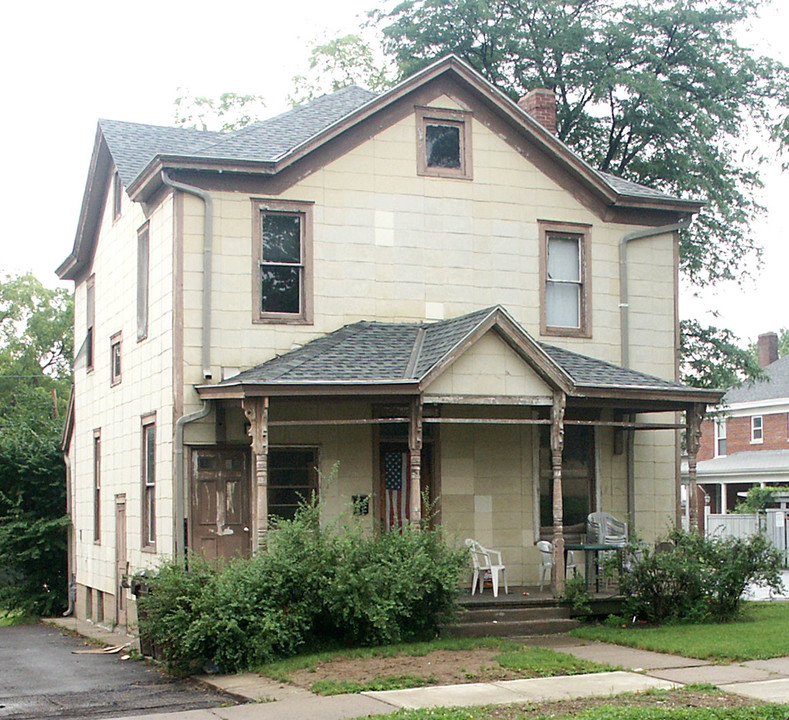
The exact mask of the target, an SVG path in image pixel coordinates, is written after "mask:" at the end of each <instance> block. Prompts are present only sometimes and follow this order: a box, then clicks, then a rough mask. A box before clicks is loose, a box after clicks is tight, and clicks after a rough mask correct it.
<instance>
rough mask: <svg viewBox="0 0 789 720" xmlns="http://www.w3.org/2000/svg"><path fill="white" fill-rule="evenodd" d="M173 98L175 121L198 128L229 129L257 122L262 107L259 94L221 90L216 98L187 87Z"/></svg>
mask: <svg viewBox="0 0 789 720" xmlns="http://www.w3.org/2000/svg"><path fill="white" fill-rule="evenodd" d="M178 92H179V93H180V94H179V95H178V97H177V98H176V99H175V101H174V103H173V104H174V105H175V117H174V119H175V124H176V125H178V126H180V127H192V128H197V129H198V130H214V131H217V132H231V131H233V130H239V129H240V128H242V127H246V126H247V125H251V124H252V123H254V122H257V119H258V117H259V116H260V113H261V112H262V110H263V108H264V107H265V103H264V102H263V96H262V95H239V94H238V93H234V92H225V93H222V94H221V95H220V96H219V97H218V98H211V97H203V96H201V97H196V96H194V95H192V93H191V92H190V91H189V90H188V89H187V88H178Z"/></svg>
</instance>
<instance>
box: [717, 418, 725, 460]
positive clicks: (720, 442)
mask: <svg viewBox="0 0 789 720" xmlns="http://www.w3.org/2000/svg"><path fill="white" fill-rule="evenodd" d="M724 455H726V418H716V419H715V457H723V456H724Z"/></svg>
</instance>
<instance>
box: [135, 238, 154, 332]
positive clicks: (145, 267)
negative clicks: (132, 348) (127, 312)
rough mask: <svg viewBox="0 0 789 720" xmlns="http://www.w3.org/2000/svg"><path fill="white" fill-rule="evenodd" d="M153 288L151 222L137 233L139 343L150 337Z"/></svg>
mask: <svg viewBox="0 0 789 720" xmlns="http://www.w3.org/2000/svg"><path fill="white" fill-rule="evenodd" d="M150 287H151V235H150V222H146V223H145V224H144V225H143V226H142V227H141V228H140V229H139V230H138V231H137V342H142V341H143V340H145V339H147V337H148V320H149V315H150V305H149V303H150Z"/></svg>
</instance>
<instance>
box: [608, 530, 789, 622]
mask: <svg viewBox="0 0 789 720" xmlns="http://www.w3.org/2000/svg"><path fill="white" fill-rule="evenodd" d="M669 539H670V541H671V543H672V545H673V547H672V549H670V550H662V551H660V552H655V551H653V550H651V549H650V548H649V547H647V546H645V545H643V544H642V543H634V544H632V545H630V546H629V547H628V548H626V550H625V553H626V557H627V556H629V557H630V558H634V559H635V558H637V561H636V562H633V563H632V566H631V567H630V568H629V569H628V571H627V572H623V573H622V575H621V578H620V590H621V592H622V594H623V595H624V596H625V597H626V601H625V608H626V614H627V615H629V616H634V617H638V618H641V619H644V620H647V621H648V622H651V623H660V622H665V621H667V620H668V621H690V622H701V621H703V620H714V621H719V622H720V621H727V620H732V619H734V618H735V617H736V616H737V614H738V613H739V610H740V602H741V600H740V599H741V597H742V593H743V591H744V590H745V588H746V587H747V586H748V585H749V584H750V583H756V584H759V585H763V586H769V587H772V588H774V589H776V590H779V589H780V588H781V579H780V575H779V572H778V571H779V568H780V558H779V554H778V552H777V551H776V550H775V549H774V548H773V547H772V546H771V545H770V543H769V542H768V541H767V539H766V538H765V537H764V536H763V535H760V534H757V535H754V536H752V537H750V538H748V539H745V540H743V539H739V538H731V537H728V538H719V537H705V536H703V535H701V534H700V533H698V532H695V531H693V532H684V531H682V530H677V529H675V530H673V531H672V532H671V533H670V535H669Z"/></svg>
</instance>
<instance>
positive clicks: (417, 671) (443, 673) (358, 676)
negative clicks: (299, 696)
mask: <svg viewBox="0 0 789 720" xmlns="http://www.w3.org/2000/svg"><path fill="white" fill-rule="evenodd" d="M500 653H501V650H490V649H487V648H479V649H477V650H436V651H435V652H431V653H429V654H427V655H422V656H417V657H412V656H409V655H398V656H396V657H372V658H356V659H348V658H338V659H335V660H328V661H326V662H320V663H317V664H316V666H315V668H314V670H313V669H310V670H297V671H296V672H294V673H293V674H292V675H291V676H290V681H291V682H292V683H293V684H294V685H298V686H300V687H304V688H307V689H309V688H310V687H311V686H312V684H313V683H314V682H318V681H319V680H334V681H337V682H343V681H345V682H358V683H367V682H371V681H372V680H375V679H381V678H387V677H398V676H403V675H416V676H419V677H423V678H430V679H431V680H432V681H433V682H435V683H436V684H438V685H454V684H456V683H470V682H490V681H493V680H515V679H516V678H519V677H523V675H522V674H519V673H516V672H513V671H511V670H507V669H506V668H503V667H501V665H499V664H498V663H497V662H496V661H495V660H494V657H495V656H496V655H499V654H500Z"/></svg>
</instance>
